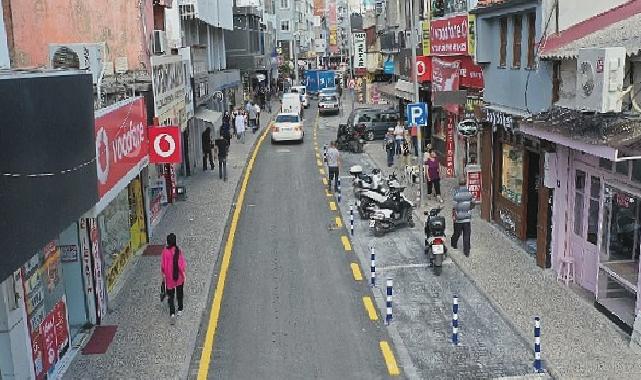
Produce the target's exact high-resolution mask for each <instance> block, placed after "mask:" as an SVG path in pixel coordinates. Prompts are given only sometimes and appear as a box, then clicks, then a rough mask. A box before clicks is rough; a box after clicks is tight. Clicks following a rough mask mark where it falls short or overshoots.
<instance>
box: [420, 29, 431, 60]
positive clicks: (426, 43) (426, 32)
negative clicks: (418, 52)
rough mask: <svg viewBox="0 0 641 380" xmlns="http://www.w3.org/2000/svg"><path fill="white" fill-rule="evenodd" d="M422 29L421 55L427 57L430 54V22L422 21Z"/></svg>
mask: <svg viewBox="0 0 641 380" xmlns="http://www.w3.org/2000/svg"><path fill="white" fill-rule="evenodd" d="M421 27H422V29H423V55H424V56H429V55H430V53H431V50H430V46H431V44H430V20H424V21H423V22H422V23H421Z"/></svg>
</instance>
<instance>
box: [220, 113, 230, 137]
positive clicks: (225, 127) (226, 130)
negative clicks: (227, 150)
mask: <svg viewBox="0 0 641 380" xmlns="http://www.w3.org/2000/svg"><path fill="white" fill-rule="evenodd" d="M220 136H221V137H222V138H224V139H225V140H227V145H229V144H230V142H231V116H230V115H229V112H225V115H224V116H223V124H222V125H221V126H220Z"/></svg>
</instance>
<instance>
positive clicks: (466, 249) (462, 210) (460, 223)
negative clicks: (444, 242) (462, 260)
mask: <svg viewBox="0 0 641 380" xmlns="http://www.w3.org/2000/svg"><path fill="white" fill-rule="evenodd" d="M458 185H459V186H458V189H456V191H455V192H454V197H453V201H454V206H453V208H452V218H453V219H454V233H453V234H452V241H451V244H452V248H454V249H458V248H457V245H458V240H459V238H460V237H461V233H462V234H463V254H465V257H470V234H471V233H472V230H471V224H472V208H474V203H472V200H473V197H472V193H470V191H469V190H468V188H467V185H466V183H465V178H464V177H461V178H460V179H459V182H458Z"/></svg>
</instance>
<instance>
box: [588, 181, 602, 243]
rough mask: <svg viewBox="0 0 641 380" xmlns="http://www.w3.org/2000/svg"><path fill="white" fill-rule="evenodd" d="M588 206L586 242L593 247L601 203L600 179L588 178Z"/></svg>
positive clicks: (596, 234) (596, 239)
mask: <svg viewBox="0 0 641 380" xmlns="http://www.w3.org/2000/svg"><path fill="white" fill-rule="evenodd" d="M590 178H591V181H590V206H589V208H588V234H587V237H586V238H587V241H588V242H589V243H592V244H594V245H596V244H597V241H598V240H599V204H600V201H601V179H600V178H599V177H594V176H592V177H590Z"/></svg>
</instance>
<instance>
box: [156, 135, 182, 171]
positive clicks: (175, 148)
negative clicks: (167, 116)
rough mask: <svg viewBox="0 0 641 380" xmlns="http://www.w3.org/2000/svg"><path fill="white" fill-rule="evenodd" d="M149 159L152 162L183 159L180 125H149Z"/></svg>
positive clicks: (173, 162) (173, 161) (167, 162)
mask: <svg viewBox="0 0 641 380" xmlns="http://www.w3.org/2000/svg"><path fill="white" fill-rule="evenodd" d="M149 161H150V162H151V163H152V164H177V163H180V162H181V161H182V149H181V146H180V127H149Z"/></svg>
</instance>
